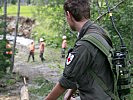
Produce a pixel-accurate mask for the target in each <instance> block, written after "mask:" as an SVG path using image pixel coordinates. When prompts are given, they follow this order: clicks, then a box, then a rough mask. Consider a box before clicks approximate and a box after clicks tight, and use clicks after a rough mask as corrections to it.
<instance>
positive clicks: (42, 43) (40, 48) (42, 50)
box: [39, 42, 45, 52]
mask: <svg viewBox="0 0 133 100" xmlns="http://www.w3.org/2000/svg"><path fill="white" fill-rule="evenodd" d="M44 48H45V44H44V42H41V43H40V46H39V50H40V52H44Z"/></svg>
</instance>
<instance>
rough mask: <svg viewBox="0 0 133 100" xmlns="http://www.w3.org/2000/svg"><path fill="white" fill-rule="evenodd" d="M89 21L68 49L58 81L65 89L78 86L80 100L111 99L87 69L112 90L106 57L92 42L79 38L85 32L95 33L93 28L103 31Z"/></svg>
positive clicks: (111, 79)
mask: <svg viewBox="0 0 133 100" xmlns="http://www.w3.org/2000/svg"><path fill="white" fill-rule="evenodd" d="M90 23H91V22H90V21H88V22H87V23H85V25H84V26H83V27H82V29H81V31H80V34H79V36H78V39H77V41H76V43H75V46H74V47H73V49H72V50H71V51H69V53H68V56H67V59H66V63H65V69H64V72H63V75H62V77H61V78H60V80H59V83H60V84H61V85H62V86H63V87H64V88H66V89H74V88H78V90H79V92H80V98H81V100H111V97H110V96H109V95H108V94H106V93H105V92H104V90H103V89H102V87H100V86H99V84H98V83H97V82H96V80H95V79H94V78H93V77H92V76H91V75H90V73H89V71H88V70H89V69H93V71H94V72H95V73H96V74H97V75H98V76H99V77H100V78H101V79H102V80H103V81H104V83H105V84H106V85H107V87H108V88H109V89H110V90H111V91H113V75H112V71H111V69H110V64H109V62H108V59H107V57H106V56H105V55H104V54H103V53H102V52H101V51H100V50H99V49H98V48H97V47H96V46H94V45H93V44H92V43H90V42H87V41H82V40H81V38H82V37H84V36H85V35H86V34H89V33H90V32H91V33H93V32H94V33H95V30H98V31H99V33H100V32H103V30H102V28H100V27H99V26H97V25H95V24H92V25H90ZM89 25H90V26H89ZM88 26H89V27H88Z"/></svg>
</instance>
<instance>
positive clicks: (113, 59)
mask: <svg viewBox="0 0 133 100" xmlns="http://www.w3.org/2000/svg"><path fill="white" fill-rule="evenodd" d="M81 41H87V42H90V43H92V44H93V45H95V46H96V47H97V48H98V49H100V51H102V52H103V53H104V54H105V55H106V57H107V58H108V62H109V64H110V67H111V71H112V73H113V78H114V91H113V92H112V91H110V90H109V89H108V87H107V86H106V84H105V83H104V82H103V81H102V80H101V79H100V78H99V77H98V76H97V74H96V73H95V72H94V71H93V70H92V69H91V70H88V71H89V73H90V74H91V76H92V77H93V78H94V79H95V80H96V81H97V83H98V84H99V85H100V86H101V87H102V88H103V90H104V91H105V93H107V94H108V95H109V96H110V97H111V98H112V99H113V100H127V99H126V96H127V95H129V94H130V87H131V84H130V73H129V72H130V71H129V67H127V65H126V61H125V59H124V58H125V56H126V54H125V55H121V54H122V53H121V52H124V51H115V50H114V49H113V48H112V47H111V46H110V45H109V44H108V42H107V41H106V40H105V39H104V38H103V37H102V36H101V35H100V34H97V33H90V34H87V35H84V36H83V37H82V38H81ZM119 56H120V57H119ZM121 56H122V57H121ZM123 57H124V58H123ZM128 100H129V99H128Z"/></svg>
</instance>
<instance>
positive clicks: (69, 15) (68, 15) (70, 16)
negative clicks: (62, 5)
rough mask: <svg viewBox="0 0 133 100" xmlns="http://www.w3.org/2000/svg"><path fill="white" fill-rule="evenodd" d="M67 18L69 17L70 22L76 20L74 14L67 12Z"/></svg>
mask: <svg viewBox="0 0 133 100" xmlns="http://www.w3.org/2000/svg"><path fill="white" fill-rule="evenodd" d="M66 16H67V18H69V19H70V20H72V21H73V20H74V18H73V16H72V14H71V13H70V12H69V11H67V12H66Z"/></svg>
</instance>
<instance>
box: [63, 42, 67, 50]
mask: <svg viewBox="0 0 133 100" xmlns="http://www.w3.org/2000/svg"><path fill="white" fill-rule="evenodd" d="M66 47H67V41H66V40H63V41H62V48H66Z"/></svg>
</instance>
